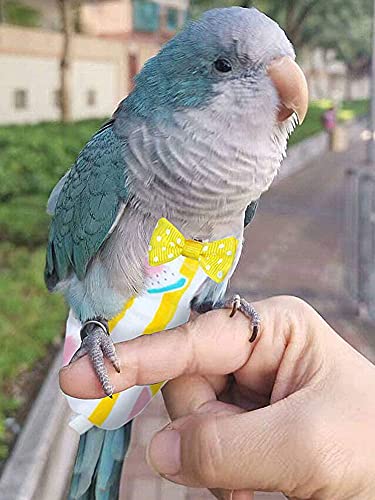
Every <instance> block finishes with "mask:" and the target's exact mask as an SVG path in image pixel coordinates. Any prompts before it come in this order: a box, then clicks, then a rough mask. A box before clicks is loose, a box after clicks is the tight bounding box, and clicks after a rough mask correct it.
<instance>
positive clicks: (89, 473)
mask: <svg viewBox="0 0 375 500" xmlns="http://www.w3.org/2000/svg"><path fill="white" fill-rule="evenodd" d="M130 436H131V422H129V423H128V424H126V425H124V426H123V427H121V428H120V429H116V430H114V431H105V430H103V429H98V428H97V427H93V428H92V429H90V430H89V431H87V432H86V433H85V434H84V435H82V436H81V438H80V441H79V446H78V452H77V457H76V463H75V465H74V469H73V475H72V481H71V486H70V492H69V495H68V500H116V499H117V498H118V495H119V488H120V480H121V471H122V465H123V462H124V458H125V455H126V453H127V451H128V448H129V444H130Z"/></svg>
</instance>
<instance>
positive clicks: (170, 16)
mask: <svg viewBox="0 0 375 500" xmlns="http://www.w3.org/2000/svg"><path fill="white" fill-rule="evenodd" d="M177 28H178V10H177V9H168V10H167V29H168V30H169V31H176V29H177Z"/></svg>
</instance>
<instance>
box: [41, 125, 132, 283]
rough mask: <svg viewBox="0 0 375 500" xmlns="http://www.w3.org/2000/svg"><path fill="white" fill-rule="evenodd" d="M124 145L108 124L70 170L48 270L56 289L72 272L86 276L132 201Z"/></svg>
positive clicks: (55, 219)
mask: <svg viewBox="0 0 375 500" xmlns="http://www.w3.org/2000/svg"><path fill="white" fill-rule="evenodd" d="M122 146H123V142H122V141H121V139H119V138H118V137H117V136H116V135H115V134H114V132H113V130H112V127H111V126H107V127H105V128H103V129H102V130H100V131H99V132H98V133H97V134H96V135H94V137H93V138H92V139H91V141H90V142H88V143H87V145H86V146H85V147H84V149H83V150H82V151H81V153H80V155H79V156H78V158H77V161H76V163H75V164H74V165H73V167H72V169H71V170H70V172H69V173H68V175H67V177H66V180H65V181H64V184H63V186H62V188H61V192H60V194H59V196H58V199H57V203H56V207H55V212H54V216H53V219H52V222H51V227H50V234H49V240H48V247H47V262H46V269H45V279H46V283H47V286H48V288H50V289H52V288H54V287H55V286H56V284H57V283H58V282H59V281H61V280H63V279H65V278H66V277H67V276H68V275H69V273H70V271H71V270H73V271H74V272H75V274H76V275H77V276H78V278H79V279H83V278H84V276H85V273H86V270H87V266H88V264H89V262H90V260H91V259H92V258H93V256H94V255H95V254H96V253H97V252H98V250H99V248H100V247H101V245H102V244H103V242H104V241H105V239H106V238H107V236H108V233H109V230H110V229H111V227H112V225H113V223H114V222H115V220H116V216H117V214H118V212H119V210H120V207H121V206H122V204H123V203H124V202H126V200H127V198H128V195H127V192H126V187H125V186H126V165H125V163H124V160H123V157H122Z"/></svg>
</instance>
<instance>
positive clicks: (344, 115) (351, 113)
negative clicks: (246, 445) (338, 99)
mask: <svg viewBox="0 0 375 500" xmlns="http://www.w3.org/2000/svg"><path fill="white" fill-rule="evenodd" d="M331 104H332V103H331V101H329V100H328V99H327V100H326V99H324V100H320V101H315V102H312V103H310V106H309V111H308V113H307V115H306V119H305V121H304V122H303V124H302V125H301V126H300V127H297V128H296V130H295V131H294V132H293V134H292V135H291V137H290V139H289V145H293V144H297V143H298V142H301V141H303V140H304V139H307V138H308V137H311V136H313V135H315V134H318V133H319V132H321V131H322V130H323V125H322V122H321V117H322V114H323V112H324V111H325V110H326V109H327V108H328V107H329V106H331ZM368 106H369V103H368V100H366V99H363V100H358V101H344V102H343V103H342V106H341V107H340V110H339V111H338V119H339V122H346V121H348V120H351V119H353V118H356V117H359V116H362V115H365V114H366V113H367V112H368Z"/></svg>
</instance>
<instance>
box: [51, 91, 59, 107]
mask: <svg viewBox="0 0 375 500" xmlns="http://www.w3.org/2000/svg"><path fill="white" fill-rule="evenodd" d="M53 104H54V106H55V107H56V108H60V106H61V91H60V90H55V91H54V92H53Z"/></svg>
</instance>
